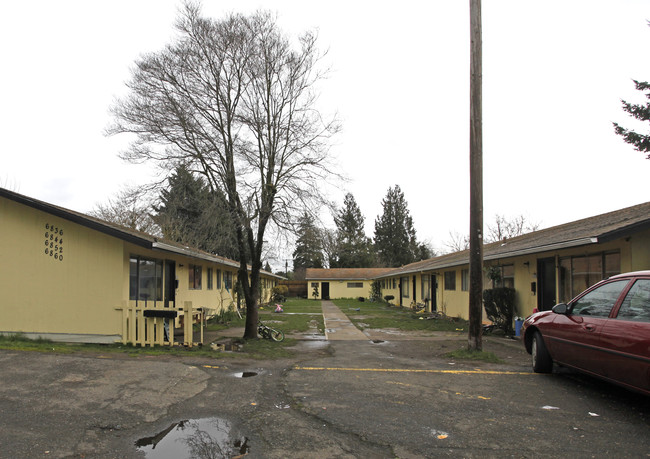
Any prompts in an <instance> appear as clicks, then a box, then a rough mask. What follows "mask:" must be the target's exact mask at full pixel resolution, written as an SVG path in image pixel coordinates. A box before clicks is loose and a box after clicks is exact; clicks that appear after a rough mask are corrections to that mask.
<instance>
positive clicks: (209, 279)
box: [208, 268, 214, 290]
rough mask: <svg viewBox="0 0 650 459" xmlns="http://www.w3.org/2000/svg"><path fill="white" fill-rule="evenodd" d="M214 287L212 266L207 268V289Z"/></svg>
mask: <svg viewBox="0 0 650 459" xmlns="http://www.w3.org/2000/svg"><path fill="white" fill-rule="evenodd" d="M213 288H214V270H213V269H212V268H208V290H212V289H213Z"/></svg>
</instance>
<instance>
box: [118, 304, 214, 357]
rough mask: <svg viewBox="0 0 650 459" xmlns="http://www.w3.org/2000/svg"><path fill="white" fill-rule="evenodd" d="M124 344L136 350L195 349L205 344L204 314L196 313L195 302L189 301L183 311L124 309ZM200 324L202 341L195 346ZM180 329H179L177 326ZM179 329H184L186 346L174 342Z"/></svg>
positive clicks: (184, 343)
mask: <svg viewBox="0 0 650 459" xmlns="http://www.w3.org/2000/svg"><path fill="white" fill-rule="evenodd" d="M118 310H121V311H122V343H123V344H127V343H130V344H133V345H134V346H137V345H140V346H147V345H149V346H154V345H156V344H157V345H160V346H174V345H178V344H183V345H185V346H189V347H192V346H193V345H195V344H202V343H203V322H204V321H203V310H202V309H201V308H196V309H194V308H193V307H192V302H191V301H185V302H184V303H183V307H169V308H164V307H158V308H152V307H146V306H140V305H137V306H127V305H123V306H122V307H121V308H118ZM195 322H198V323H199V324H200V331H199V340H198V341H197V342H194V330H193V324H194V323H195ZM176 325H178V327H177V326H176ZM176 328H182V329H183V342H182V343H181V342H180V341H179V342H177V341H175V339H174V331H175V329H176Z"/></svg>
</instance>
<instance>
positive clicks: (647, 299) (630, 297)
mask: <svg viewBox="0 0 650 459" xmlns="http://www.w3.org/2000/svg"><path fill="white" fill-rule="evenodd" d="M616 318H617V319H622V320H634V321H639V322H650V279H638V280H637V281H636V282H635V283H634V285H633V286H632V288H631V289H630V291H629V292H627V295H625V299H624V300H623V302H622V303H621V307H620V309H619V310H618V315H617V316H616Z"/></svg>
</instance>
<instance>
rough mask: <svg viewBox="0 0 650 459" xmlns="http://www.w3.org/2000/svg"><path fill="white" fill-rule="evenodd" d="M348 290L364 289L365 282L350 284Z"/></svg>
mask: <svg viewBox="0 0 650 459" xmlns="http://www.w3.org/2000/svg"><path fill="white" fill-rule="evenodd" d="M348 288H363V282H348Z"/></svg>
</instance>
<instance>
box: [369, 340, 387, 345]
mask: <svg viewBox="0 0 650 459" xmlns="http://www.w3.org/2000/svg"><path fill="white" fill-rule="evenodd" d="M372 343H373V344H381V343H385V341H384V340H383V339H373V340H372Z"/></svg>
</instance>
